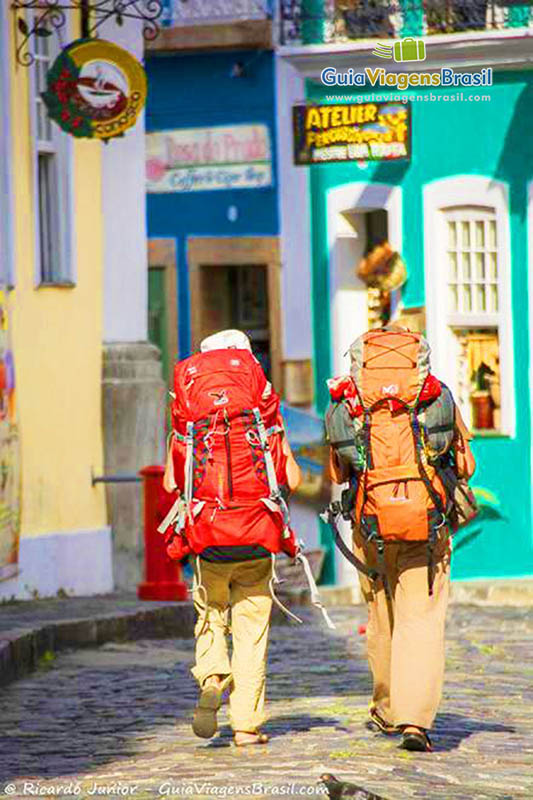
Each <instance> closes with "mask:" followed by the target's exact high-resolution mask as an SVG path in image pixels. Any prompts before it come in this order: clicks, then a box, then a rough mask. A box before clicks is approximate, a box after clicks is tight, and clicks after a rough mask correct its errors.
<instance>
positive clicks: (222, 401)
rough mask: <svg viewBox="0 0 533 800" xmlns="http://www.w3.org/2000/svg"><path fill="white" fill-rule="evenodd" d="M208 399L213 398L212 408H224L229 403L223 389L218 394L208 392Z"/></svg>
mask: <svg viewBox="0 0 533 800" xmlns="http://www.w3.org/2000/svg"><path fill="white" fill-rule="evenodd" d="M208 394H209V397H213V398H214V400H213V405H214V406H225V405H227V404H228V403H229V397H228V393H227V392H226V390H225V389H222V390H221V391H219V392H209V393H208Z"/></svg>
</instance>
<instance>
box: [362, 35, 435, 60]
mask: <svg viewBox="0 0 533 800" xmlns="http://www.w3.org/2000/svg"><path fill="white" fill-rule="evenodd" d="M372 55H374V56H379V57H380V58H393V59H394V60H395V61H425V60H426V44H425V42H423V41H422V39H413V38H412V37H408V38H407V39H401V40H400V41H399V42H394V45H392V44H378V45H376V47H375V49H374V50H373V51H372Z"/></svg>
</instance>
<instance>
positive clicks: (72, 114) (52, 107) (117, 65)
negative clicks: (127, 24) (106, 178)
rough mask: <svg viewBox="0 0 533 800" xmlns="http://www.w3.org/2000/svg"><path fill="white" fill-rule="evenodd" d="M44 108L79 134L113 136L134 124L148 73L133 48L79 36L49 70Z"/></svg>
mask: <svg viewBox="0 0 533 800" xmlns="http://www.w3.org/2000/svg"><path fill="white" fill-rule="evenodd" d="M43 100H44V102H45V104H46V107H47V110H48V114H49V116H50V118H51V119H53V120H54V121H55V122H57V124H58V125H59V126H60V127H61V128H62V129H63V130H64V131H66V132H67V133H70V134H71V135H72V136H76V137H77V138H87V139H104V140H106V139H112V138H114V137H116V136H122V135H123V134H124V131H126V130H127V129H128V128H131V127H132V126H133V125H135V123H136V121H137V118H138V116H139V114H140V113H141V111H142V109H143V107H144V104H145V102H146V74H145V71H144V69H143V67H142V66H141V64H140V63H139V62H138V61H137V59H135V58H134V57H133V56H132V55H131V53H129V52H128V51H127V50H124V49H123V48H122V47H119V46H118V45H116V44H113V43H112V42H105V41H103V40H101V39H79V40H77V41H75V42H72V44H70V45H69V46H68V47H66V48H65V49H64V50H63V52H62V53H61V55H59V56H58V57H57V58H56V60H55V61H54V63H53V65H52V67H51V68H50V70H49V71H48V76H47V90H46V92H44V93H43Z"/></svg>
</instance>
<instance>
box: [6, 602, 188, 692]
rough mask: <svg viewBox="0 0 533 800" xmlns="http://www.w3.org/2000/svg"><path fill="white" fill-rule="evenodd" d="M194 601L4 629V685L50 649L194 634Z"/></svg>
mask: <svg viewBox="0 0 533 800" xmlns="http://www.w3.org/2000/svg"><path fill="white" fill-rule="evenodd" d="M194 623H195V612H194V605H193V603H191V602H180V603H172V604H169V605H164V606H158V607H157V608H147V609H142V610H140V611H139V610H134V611H122V612H119V613H117V612H115V613H111V614H102V615H100V616H97V617H89V618H86V617H82V618H78V619H69V620H61V621H57V622H46V623H43V624H42V625H40V626H39V627H35V628H30V627H20V628H13V629H12V630H10V631H4V632H2V633H0V686H5V685H6V684H8V683H10V682H11V681H13V680H16V679H17V678H20V677H22V676H23V675H26V674H27V673H28V672H31V670H33V669H35V667H37V666H38V665H39V662H40V660H41V659H42V658H43V656H45V654H46V653H54V652H56V651H58V650H63V649H65V648H67V647H96V646H98V645H100V644H104V642H112V641H132V640H135V639H168V638H171V637H174V636H176V637H179V638H186V639H190V638H192V637H193V636H194Z"/></svg>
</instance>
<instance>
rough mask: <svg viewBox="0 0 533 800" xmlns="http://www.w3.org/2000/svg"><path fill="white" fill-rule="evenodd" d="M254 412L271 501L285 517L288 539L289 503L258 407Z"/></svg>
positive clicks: (285, 534)
mask: <svg viewBox="0 0 533 800" xmlns="http://www.w3.org/2000/svg"><path fill="white" fill-rule="evenodd" d="M252 412H253V415H254V419H255V424H256V425H257V432H258V434H259V442H260V444H261V449H262V451H263V457H264V459H265V468H266V474H267V480H268V488H269V489H270V498H269V499H270V500H272V501H273V502H274V503H276V505H277V506H278V509H279V511H280V512H281V514H282V516H283V538H284V539H288V538H289V537H290V535H291V533H290V530H289V509H288V508H287V503H286V502H285V500H284V498H283V496H282V494H281V491H280V488H279V485H278V479H277V477H276V468H275V467H274V459H273V458H272V451H271V450H270V444H269V441H268V432H267V430H266V428H265V423H264V421H263V417H262V416H261V412H260V411H259V409H258V408H257V407H256V408H253V409H252ZM276 427H279V426H276Z"/></svg>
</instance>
